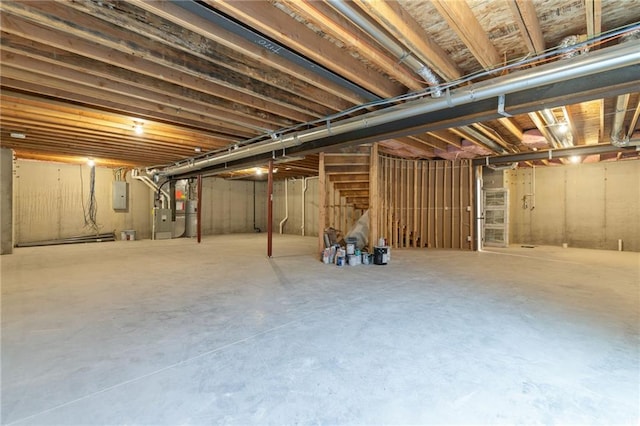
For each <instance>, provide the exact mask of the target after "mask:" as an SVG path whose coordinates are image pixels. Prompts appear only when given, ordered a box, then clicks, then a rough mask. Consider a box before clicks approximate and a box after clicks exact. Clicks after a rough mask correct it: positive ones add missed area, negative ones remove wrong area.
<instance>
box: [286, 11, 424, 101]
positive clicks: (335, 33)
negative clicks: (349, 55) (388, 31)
mask: <svg viewBox="0 0 640 426" xmlns="http://www.w3.org/2000/svg"><path fill="white" fill-rule="evenodd" d="M283 3H284V4H286V5H287V7H288V8H289V9H291V10H293V11H295V12H296V14H298V15H300V16H303V17H304V18H305V19H306V20H307V21H308V22H311V23H313V24H314V25H316V26H317V27H318V28H321V29H322V31H323V32H325V33H327V34H329V35H330V36H331V37H333V38H335V39H336V40H340V42H342V43H344V45H345V46H348V48H349V50H352V51H355V52H357V53H358V54H359V55H361V56H362V57H363V58H366V60H367V61H369V62H371V63H372V64H374V65H376V66H377V67H379V68H380V69H381V70H382V71H384V72H385V73H387V74H388V75H389V76H391V77H392V78H394V79H396V80H397V81H399V82H400V83H402V84H403V85H405V86H407V87H408V88H409V89H411V90H421V89H423V88H424V83H421V82H420V80H419V79H418V78H417V77H415V76H414V75H413V73H411V72H410V71H408V70H407V69H406V68H405V67H404V66H402V65H401V64H400V63H399V61H398V59H397V58H393V57H391V56H389V55H388V54H387V53H385V52H383V51H381V50H380V49H379V48H378V47H376V46H374V45H372V44H371V43H370V42H369V40H370V38H369V37H362V36H360V35H358V34H357V32H360V30H359V29H358V28H354V26H353V24H352V23H351V22H350V21H349V20H347V19H345V18H344V17H343V16H342V15H340V14H339V13H337V12H336V11H335V10H334V9H332V8H331V7H329V6H327V5H326V4H325V3H323V2H319V1H311V2H307V1H299V0H293V1H290V0H283Z"/></svg>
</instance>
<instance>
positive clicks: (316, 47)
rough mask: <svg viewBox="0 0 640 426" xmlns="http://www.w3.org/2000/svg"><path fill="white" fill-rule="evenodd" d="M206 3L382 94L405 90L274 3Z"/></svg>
mask: <svg viewBox="0 0 640 426" xmlns="http://www.w3.org/2000/svg"><path fill="white" fill-rule="evenodd" d="M205 3H207V4H208V5H210V6H211V7H213V8H214V9H217V10H220V11H221V12H223V13H226V14H227V15H230V16H232V17H234V18H235V19H238V20H239V21H241V22H244V23H245V24H247V25H249V26H251V27H252V28H255V29H256V30H258V31H260V32H261V33H263V34H265V35H266V36H268V37H271V38H272V39H274V40H276V41H278V43H281V44H283V45H285V46H288V47H290V48H291V49H292V50H294V51H296V52H298V53H300V54H302V55H304V56H306V57H308V58H310V59H312V60H313V61H315V62H317V63H319V64H321V65H322V66H324V67H325V68H327V69H330V70H332V71H333V72H335V73H337V74H339V75H342V76H344V77H345V78H347V79H348V80H350V81H352V82H354V83H356V84H358V85H360V86H362V87H364V88H366V89H367V90H369V91H370V92H372V93H375V94H377V95H378V96H380V97H384V98H389V97H393V96H397V95H399V94H401V93H403V92H404V89H403V87H402V86H401V85H399V84H397V83H394V82H392V81H390V80H388V79H386V78H384V77H383V76H381V75H380V74H379V73H376V72H374V70H373V69H371V68H370V67H367V66H366V65H365V64H364V63H362V62H361V61H359V60H358V59H356V58H354V57H352V56H351V55H345V54H344V51H343V50H341V49H340V48H339V47H337V46H336V45H335V44H333V43H332V42H331V41H329V40H327V39H325V38H323V37H322V36H320V35H319V34H316V33H314V32H313V31H311V30H309V28H307V27H306V26H305V25H304V24H303V23H300V22H297V21H295V20H294V19H292V18H291V17H290V16H289V15H287V14H285V13H284V12H282V11H280V10H278V9H277V8H275V7H274V6H273V5H272V4H271V3H268V2H256V1H211V0H205Z"/></svg>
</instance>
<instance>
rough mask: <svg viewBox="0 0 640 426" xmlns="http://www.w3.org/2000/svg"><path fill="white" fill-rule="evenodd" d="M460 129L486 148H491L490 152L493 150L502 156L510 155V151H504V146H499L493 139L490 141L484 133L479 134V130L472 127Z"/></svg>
mask: <svg viewBox="0 0 640 426" xmlns="http://www.w3.org/2000/svg"><path fill="white" fill-rule="evenodd" d="M459 129H460V130H463V131H464V132H465V133H467V134H468V135H469V136H471V137H472V138H473V139H475V140H477V141H478V142H480V143H482V144H483V145H484V146H486V147H487V148H489V149H490V150H492V151H494V152H499V153H500V154H508V153H509V151H507V150H506V149H504V148H503V147H502V146H500V145H498V144H497V143H495V142H494V141H492V140H491V139H489V138H488V137H486V136H485V135H483V134H482V133H480V132H478V131H477V130H475V129H473V128H471V127H470V126H461V127H459Z"/></svg>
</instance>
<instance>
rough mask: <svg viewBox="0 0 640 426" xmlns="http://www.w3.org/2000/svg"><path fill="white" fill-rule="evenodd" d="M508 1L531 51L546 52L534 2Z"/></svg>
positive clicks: (523, 0) (528, 0) (526, 0)
mask: <svg viewBox="0 0 640 426" xmlns="http://www.w3.org/2000/svg"><path fill="white" fill-rule="evenodd" d="M507 3H508V4H509V8H510V9H511V13H512V15H513V18H514V20H515V22H516V23H517V24H518V28H520V33H522V38H523V39H524V42H525V43H526V45H527V49H528V50H529V52H531V53H542V52H544V48H545V43H544V37H543V36H542V29H541V28H540V21H538V16H537V15H536V9H535V6H534V4H533V2H532V1H531V0H507Z"/></svg>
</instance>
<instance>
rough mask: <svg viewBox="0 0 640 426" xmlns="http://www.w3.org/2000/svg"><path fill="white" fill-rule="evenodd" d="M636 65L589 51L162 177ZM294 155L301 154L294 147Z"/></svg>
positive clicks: (628, 54) (634, 52)
mask: <svg viewBox="0 0 640 426" xmlns="http://www.w3.org/2000/svg"><path fill="white" fill-rule="evenodd" d="M638 64H640V45H638V44H635V43H625V44H623V45H619V46H615V47H610V48H607V49H602V50H598V51H596V52H592V53H591V54H589V55H583V56H580V57H577V58H574V59H572V60H567V61H559V62H554V63H551V64H547V65H542V66H539V67H537V68H532V69H528V70H523V71H517V72H513V73H511V74H508V75H505V76H501V77H496V78H494V79H493V80H489V81H484V82H480V83H477V84H474V85H470V86H464V87H461V88H459V89H455V90H452V91H450V92H447V93H446V95H445V96H442V97H440V98H435V99H434V98H420V99H417V100H415V101H411V102H406V103H404V104H401V105H397V106H393V107H388V108H386V109H384V110H380V111H374V112H371V113H368V114H364V115H361V116H358V117H353V118H348V119H345V120H342V121H339V122H337V123H330V122H327V124H326V125H325V126H322V127H318V128H313V129H309V130H305V131H299V132H295V133H292V134H289V135H286V136H285V135H282V136H279V137H278V138H277V140H275V141H268V142H260V143H255V144H253V145H247V146H244V147H242V148H239V149H238V150H230V151H227V152H223V153H219V154H212V156H210V157H206V156H204V157H201V158H197V159H191V160H188V161H186V162H185V163H183V164H178V165H175V166H171V167H167V168H165V169H164V170H163V172H162V173H163V174H164V175H166V176H176V175H181V174H186V173H189V172H194V171H198V170H201V169H204V168H205V167H208V166H212V165H215V164H224V163H225V162H228V161H231V160H232V159H236V160H237V159H243V158H249V157H251V156H254V155H257V154H260V153H266V152H271V151H274V152H275V151H277V150H279V149H281V150H286V148H287V147H291V146H295V145H299V144H305V143H307V142H311V141H317V140H320V139H323V138H328V137H330V136H334V135H342V134H345V133H349V132H355V131H360V130H363V129H366V128H369V127H378V126H383V125H388V124H390V123H393V122H396V121H401V120H404V119H409V118H412V117H416V116H419V115H423V114H428V113H431V112H436V111H446V110H448V109H451V108H455V107H459V106H462V105H466V104H471V103H474V102H478V101H485V100H490V99H492V98H495V99H496V108H497V106H498V97H500V96H505V95H508V94H511V93H515V92H519V91H523V90H531V89H535V88H538V87H542V86H545V85H551V84H556V83H561V82H563V81H566V80H571V79H575V78H578V77H587V76H590V75H594V74H599V73H603V72H607V71H613V70H617V69H621V68H625V67H630V66H637V65H638ZM296 151H298V152H297V155H300V154H301V153H302V152H303V151H302V150H299V149H296Z"/></svg>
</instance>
